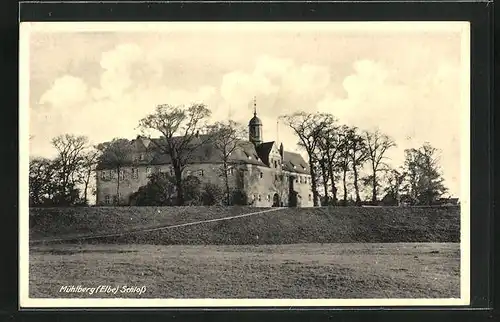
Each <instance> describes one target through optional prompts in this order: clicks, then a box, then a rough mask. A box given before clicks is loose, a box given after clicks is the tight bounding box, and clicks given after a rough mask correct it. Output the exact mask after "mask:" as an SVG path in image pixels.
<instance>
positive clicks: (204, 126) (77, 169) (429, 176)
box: [29, 104, 446, 206]
mask: <svg viewBox="0 0 500 322" xmlns="http://www.w3.org/2000/svg"><path fill="white" fill-rule="evenodd" d="M210 115H211V111H210V110H209V109H208V108H207V107H206V106H205V105H204V104H193V105H190V106H188V107H187V108H184V107H183V106H173V105H168V104H163V105H158V106H156V108H155V110H154V112H153V113H151V114H149V115H147V116H146V117H144V118H143V119H141V120H140V121H139V124H138V128H139V129H140V131H141V134H142V135H143V136H144V137H145V138H149V139H151V137H152V136H155V139H151V140H150V142H151V148H153V149H154V150H155V151H158V152H161V153H162V154H165V155H168V156H169V157H170V160H171V167H172V170H173V171H172V172H173V173H172V175H168V176H167V177H165V175H164V178H163V179H162V178H154V180H150V183H149V184H148V186H147V187H144V188H142V189H140V191H138V192H137V194H136V195H135V197H136V199H135V200H143V202H145V203H147V202H150V203H154V202H156V203H157V202H158V201H151V200H150V199H151V198H152V197H151V194H152V193H154V192H155V193H156V194H158V195H159V196H158V198H164V199H165V196H164V195H166V194H167V192H168V191H170V192H172V191H175V193H170V194H169V195H171V198H167V199H168V201H166V200H167V199H165V201H160V202H164V204H174V205H184V204H188V203H192V202H193V200H195V199H196V200H198V202H202V204H207V203H210V202H208V201H207V200H212V199H218V200H219V201H216V202H219V203H222V204H226V205H230V204H236V203H238V204H242V203H247V202H248V200H247V197H246V196H244V193H243V192H242V191H239V190H238V189H237V187H236V188H233V187H231V186H230V184H229V174H230V173H232V172H233V171H234V170H236V169H237V167H238V165H235V164H233V163H232V162H230V156H231V154H232V153H233V152H234V151H235V150H236V149H237V148H238V147H239V145H240V144H241V143H242V142H243V139H244V138H245V134H246V128H245V127H244V126H243V125H242V124H239V123H236V122H234V121H231V120H226V121H220V122H215V123H209V122H208V119H209V117H210ZM282 120H283V121H284V122H285V124H287V125H288V126H289V127H290V128H291V129H292V130H293V131H294V133H295V135H296V136H297V138H298V141H299V142H298V145H299V146H300V147H301V148H302V149H304V150H305V152H306V153H307V156H308V162H309V165H310V172H311V183H310V184H311V189H312V193H313V198H314V199H313V200H314V205H315V206H318V205H320V204H322V205H326V204H328V205H347V204H348V203H349V200H348V194H349V191H348V187H347V186H348V179H349V178H348V176H352V178H353V179H352V184H353V186H354V194H355V201H354V203H355V204H361V203H362V199H361V195H360V189H361V187H370V190H371V198H370V201H371V202H372V203H374V204H376V203H379V202H380V201H381V198H380V197H381V194H382V193H385V196H386V197H387V196H390V197H391V198H393V199H394V200H400V199H401V198H403V197H404V198H406V199H407V201H408V202H409V203H411V204H414V205H419V204H431V203H432V202H433V201H434V200H436V199H437V198H438V197H440V196H441V195H442V194H444V193H445V192H446V188H445V186H444V184H443V179H442V177H441V174H440V170H439V160H438V158H437V150H436V149H435V148H433V147H432V146H430V144H428V143H426V144H424V145H423V146H422V147H420V148H418V149H408V150H406V151H405V163H404V165H402V166H401V167H400V168H398V169H393V168H390V167H389V165H388V164H387V162H386V160H387V156H386V153H387V151H388V150H389V149H391V148H393V147H395V146H396V144H395V142H394V141H393V140H392V139H391V138H390V137H388V136H387V135H385V134H383V133H381V132H380V131H378V130H376V131H372V132H370V131H362V130H360V129H358V128H355V127H349V126H346V125H342V124H339V123H338V121H337V120H336V119H335V118H334V116H333V115H331V114H326V113H305V112H301V113H294V114H290V115H286V116H283V117H282ZM158 135H159V138H157V137H158ZM206 144H210V145H211V146H212V147H213V149H214V150H215V151H217V153H218V154H219V155H220V159H221V162H220V163H221V164H220V167H219V169H218V175H219V176H220V177H221V179H222V182H223V183H224V184H223V186H222V187H218V188H215V187H204V188H203V189H202V190H200V189H198V188H196V189H195V188H193V187H195V186H196V182H194V181H193V179H192V178H190V179H189V176H187V175H186V174H185V172H186V171H185V170H186V168H187V167H188V165H189V164H190V163H191V162H192V161H193V158H194V157H195V153H196V151H197V150H198V149H199V148H200V147H201V146H203V145H206ZM52 145H53V147H54V148H55V150H56V151H57V155H56V157H55V158H53V159H49V158H33V159H32V160H30V184H29V187H30V205H31V206H47V205H49V206H70V205H86V204H88V199H89V198H88V197H89V195H90V194H92V193H95V191H89V189H90V182H91V180H95V173H96V171H95V170H96V166H97V164H105V165H106V166H107V168H110V169H114V172H115V173H116V178H117V180H116V181H117V187H116V189H117V190H116V191H117V195H119V191H120V173H121V171H122V169H123V168H125V167H128V166H132V165H134V164H135V163H136V162H137V160H136V159H135V158H134V157H133V146H132V145H131V144H130V141H129V140H126V139H121V138H115V139H113V140H112V141H110V142H107V143H102V144H99V145H97V146H92V145H90V144H89V140H88V139H87V138H86V137H85V136H78V135H71V134H65V135H61V136H58V137H56V138H54V139H53V140H52ZM363 167H367V168H369V171H370V175H368V176H362V175H361V173H362V172H361V169H362V168H363ZM153 175H155V174H153ZM198 185H199V184H198ZM339 185H342V190H343V195H342V196H340V198H339V196H338V189H337V187H338V186H339ZM193 189H194V190H193ZM193 191H197V192H196V193H194V192H193ZM193 193H194V195H195V196H197V197H196V198H194V197H193ZM148 195H149V197H148ZM148 198H149V199H148ZM153 199H154V198H153ZM144 200H146V201H144ZM148 200H149V201H148ZM162 200H163V199H162ZM200 200H205V201H200ZM118 202H119V199H118Z"/></svg>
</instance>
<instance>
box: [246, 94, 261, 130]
mask: <svg viewBox="0 0 500 322" xmlns="http://www.w3.org/2000/svg"><path fill="white" fill-rule="evenodd" d="M256 125H262V121H261V120H260V118H258V117H257V101H256V98H255V97H254V99H253V117H252V119H250V122H248V126H256Z"/></svg>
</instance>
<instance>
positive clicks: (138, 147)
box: [97, 135, 309, 174]
mask: <svg viewBox="0 0 500 322" xmlns="http://www.w3.org/2000/svg"><path fill="white" fill-rule="evenodd" d="M173 139H174V140H180V139H182V137H174V138H173ZM161 144H162V139H161V138H155V139H148V138H144V137H140V136H138V137H137V138H136V139H133V140H131V141H130V145H131V146H132V148H131V151H132V154H135V155H139V154H143V156H144V158H143V159H140V158H139V159H136V160H135V161H134V162H133V164H136V165H148V164H149V165H162V164H169V163H171V162H172V160H171V158H170V155H168V154H166V153H163V152H162V151H161V150H160V148H159V145H161ZM191 144H194V145H197V147H196V148H195V150H194V151H193V152H192V155H191V158H190V163H221V162H222V154H221V152H220V151H218V150H217V149H216V148H215V147H214V145H213V144H212V143H211V142H210V140H208V139H207V137H206V136H204V135H200V136H198V137H196V138H193V140H192V142H191ZM273 145H274V142H264V143H262V144H260V145H258V146H257V148H256V147H255V145H254V144H253V143H251V142H249V141H245V140H240V141H239V142H238V144H237V148H236V149H235V150H234V151H233V152H232V153H231V155H230V156H229V162H231V163H239V164H253V165H257V166H263V167H269V166H270V164H269V154H270V152H271V150H272V147H273ZM130 159H131V160H132V159H133V158H132V156H131V158H130ZM109 168H111V167H110V165H109V164H106V163H105V162H100V163H99V164H98V166H97V169H98V170H102V169H109ZM283 169H284V170H286V171H289V172H295V173H303V174H309V166H308V164H307V163H306V162H305V161H304V159H303V158H302V156H301V155H300V154H298V153H294V152H288V151H283Z"/></svg>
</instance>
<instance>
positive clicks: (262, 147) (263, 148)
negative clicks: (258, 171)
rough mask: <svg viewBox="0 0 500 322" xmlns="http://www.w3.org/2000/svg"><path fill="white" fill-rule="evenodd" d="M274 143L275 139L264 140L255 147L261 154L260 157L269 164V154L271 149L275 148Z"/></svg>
mask: <svg viewBox="0 0 500 322" xmlns="http://www.w3.org/2000/svg"><path fill="white" fill-rule="evenodd" d="M252 145H253V144H252ZM273 145H274V141H272V142H264V143H262V144H259V146H257V148H256V149H255V150H256V151H257V154H258V155H259V157H260V158H261V159H262V161H263V162H264V163H265V164H266V165H267V166H269V154H270V153H271V150H272V149H273Z"/></svg>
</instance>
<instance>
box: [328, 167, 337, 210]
mask: <svg viewBox="0 0 500 322" xmlns="http://www.w3.org/2000/svg"><path fill="white" fill-rule="evenodd" d="M328 175H329V176H330V182H331V183H332V204H333V205H336V204H337V186H336V185H335V178H334V171H333V166H332V165H331V164H330V165H328Z"/></svg>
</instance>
